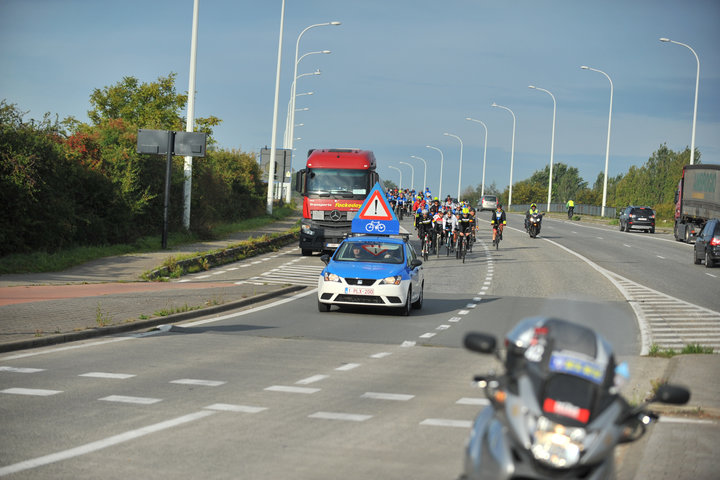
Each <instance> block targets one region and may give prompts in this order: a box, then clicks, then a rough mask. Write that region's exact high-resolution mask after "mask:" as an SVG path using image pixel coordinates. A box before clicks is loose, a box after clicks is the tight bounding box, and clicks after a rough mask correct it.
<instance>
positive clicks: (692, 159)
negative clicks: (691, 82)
mask: <svg viewBox="0 0 720 480" xmlns="http://www.w3.org/2000/svg"><path fill="white" fill-rule="evenodd" d="M660 41H661V42H670V43H674V44H676V45H682V46H683V47H686V48H687V49H688V50H690V51H691V52H692V53H693V55H695V61H696V62H697V74H696V75H695V107H694V108H693V124H692V137H691V139H690V165H693V164H694V163H695V123H696V120H697V103H698V102H697V100H698V87H699V86H700V58H698V55H697V53H695V50H693V49H692V47H691V46H690V45H686V44H684V43H680V42H676V41H675V40H670V39H669V38H661V39H660Z"/></svg>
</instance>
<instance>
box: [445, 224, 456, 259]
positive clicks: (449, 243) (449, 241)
mask: <svg viewBox="0 0 720 480" xmlns="http://www.w3.org/2000/svg"><path fill="white" fill-rule="evenodd" d="M454 249H455V242H453V232H452V231H450V230H446V231H445V252H446V256H448V257H449V256H450V252H452V251H453V250H454Z"/></svg>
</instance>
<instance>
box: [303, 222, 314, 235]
mask: <svg viewBox="0 0 720 480" xmlns="http://www.w3.org/2000/svg"><path fill="white" fill-rule="evenodd" d="M301 228H302V233H304V234H306V235H313V234H314V233H315V232H313V230H312V228H310V225H309V224H307V223H304V224H302V226H301Z"/></svg>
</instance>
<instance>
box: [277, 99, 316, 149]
mask: <svg viewBox="0 0 720 480" xmlns="http://www.w3.org/2000/svg"><path fill="white" fill-rule="evenodd" d="M314 94H315V92H305V93H298V94H296V95H295V96H296V97H302V96H303V95H314ZM291 107H292V99H290V100H288V106H287V116H286V117H285V136H284V137H283V148H288V143H289V141H290V140H289V138H288V135H289V134H290V116H291V115H290V108H291ZM301 125H304V124H302V123H299V124H298V123H296V124H295V126H296V127H299V126H301Z"/></svg>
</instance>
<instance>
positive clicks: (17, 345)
mask: <svg viewBox="0 0 720 480" xmlns="http://www.w3.org/2000/svg"><path fill="white" fill-rule="evenodd" d="M305 288H306V287H305V286H304V285H292V286H289V287H284V288H281V289H279V290H276V291H274V292H267V293H263V294H260V295H256V296H254V297H250V298H245V299H243V300H238V301H236V302H230V303H225V304H223V305H214V306H212V307H207V308H201V309H198V310H192V311H190V312H182V313H175V314H172V315H167V316H164V317H157V318H151V319H148V320H140V321H137V322H132V323H126V324H122V325H112V326H108V327H98V328H91V329H88V330H83V331H81V332H71V333H62V334H58V335H52V336H49V337H39V338H33V339H32V340H19V341H16V342H9V343H5V344H0V353H6V352H13V351H16V350H25V349H30V348H37V347H46V346H49V345H57V344H60V343H68V342H76V341H78V340H87V339H89V338H95V337H102V336H105V335H114V334H118V333H124V332H130V331H134V330H142V329H144V328H150V327H156V326H158V325H162V324H168V323H175V322H182V321H184V320H189V319H192V318H195V317H202V316H206V315H213V314H217V313H222V312H225V311H228V310H234V309H236V308H241V307H245V306H247V305H252V304H254V303H259V302H263V301H265V300H269V299H271V298H275V297H279V296H282V295H286V294H288V293H293V292H296V291H298V290H303V289H305Z"/></svg>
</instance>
